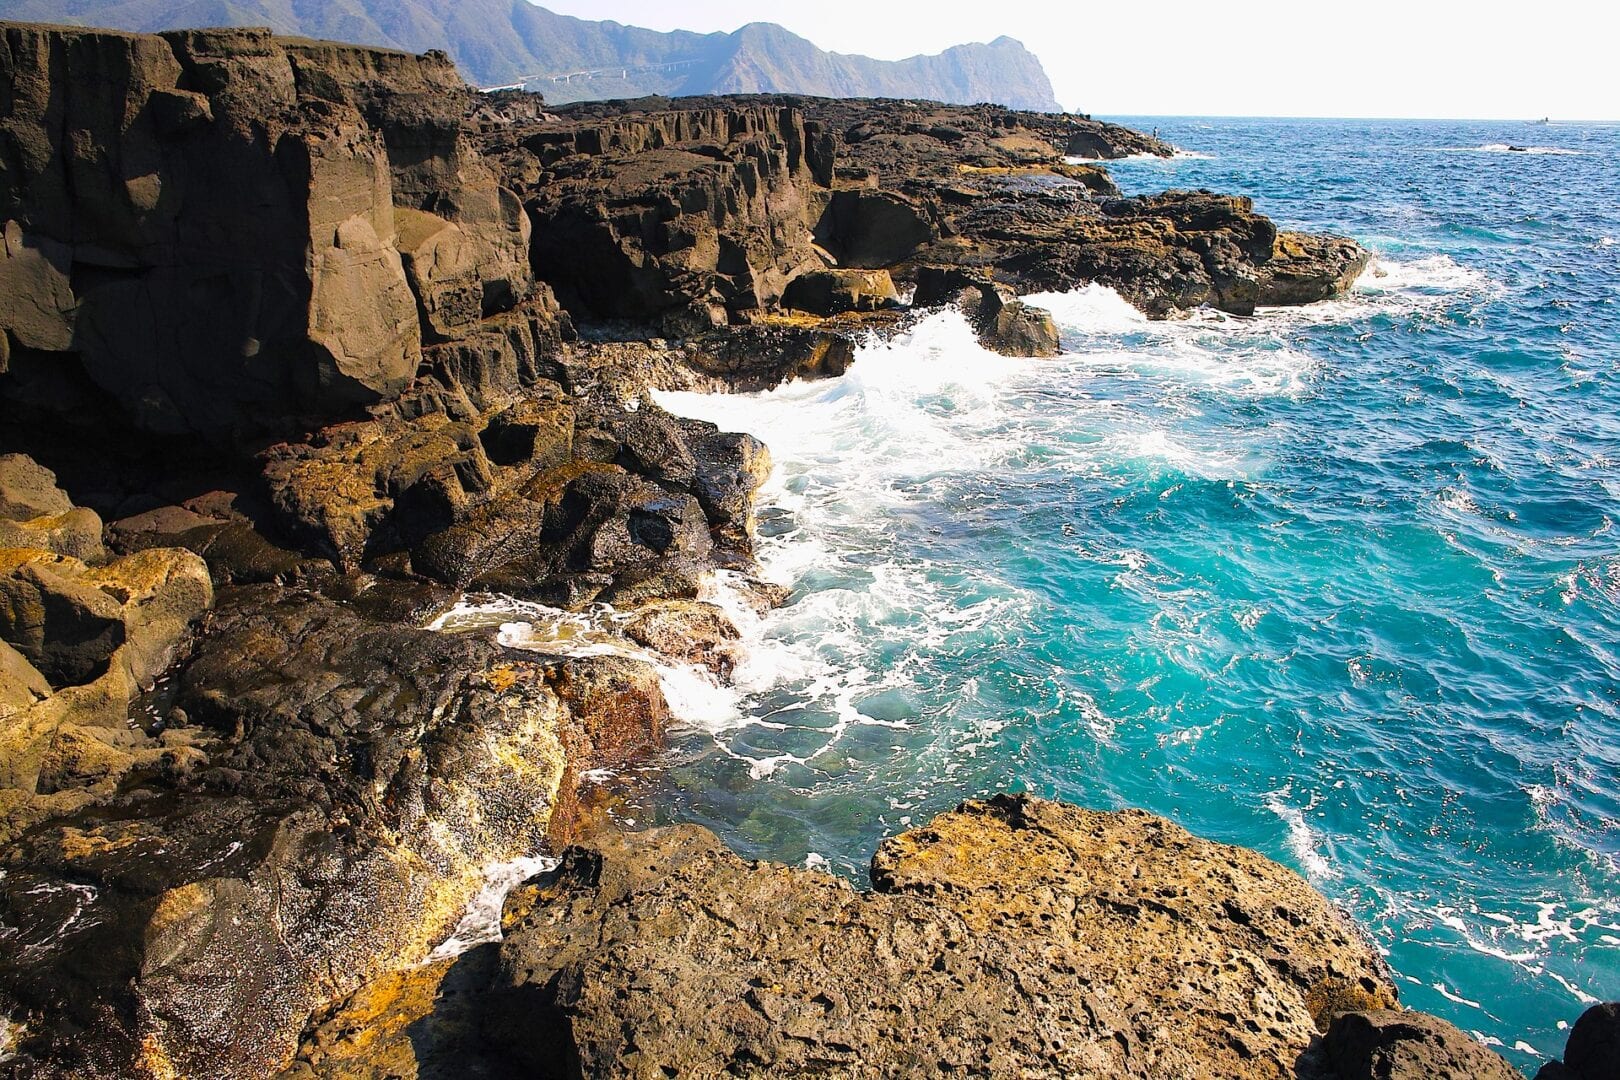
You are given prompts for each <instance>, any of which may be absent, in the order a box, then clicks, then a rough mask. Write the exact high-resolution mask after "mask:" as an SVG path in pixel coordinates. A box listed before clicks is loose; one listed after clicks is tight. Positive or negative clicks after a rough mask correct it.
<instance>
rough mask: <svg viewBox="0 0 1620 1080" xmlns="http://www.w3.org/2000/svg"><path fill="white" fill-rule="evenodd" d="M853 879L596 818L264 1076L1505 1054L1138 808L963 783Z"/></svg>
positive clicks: (1242, 1062)
mask: <svg viewBox="0 0 1620 1080" xmlns="http://www.w3.org/2000/svg"><path fill="white" fill-rule="evenodd" d="M872 883H873V890H872V891H871V892H866V893H862V892H857V891H855V890H854V889H852V888H851V887H850V886H849V885H848V884H846V883H845V882H843V881H841V880H839V879H837V878H833V877H831V876H829V875H826V874H822V873H818V872H814V871H808V870H802V869H792V868H788V867H782V866H771V865H768V864H761V863H749V862H746V861H744V860H742V859H739V858H738V857H737V856H735V855H732V854H730V853H729V852H727V851H726V850H725V849H724V848H723V846H722V845H720V843H719V842H718V841H717V840H716V839H715V837H714V836H712V835H711V834H709V833H708V832H706V831H705V830H703V829H699V828H696V827H692V826H684V827H678V828H670V829H661V830H653V831H651V832H647V833H641V834H629V835H625V834H617V833H613V834H598V835H596V836H593V838H592V839H591V840H590V842H589V843H587V844H583V845H581V846H577V847H574V848H571V849H569V850H568V851H567V852H565V853H564V856H563V860H562V863H561V865H560V866H559V868H558V869H557V870H556V871H555V872H553V873H549V874H545V875H542V876H541V877H539V878H536V879H534V880H532V881H530V882H529V883H527V884H526V885H524V886H521V887H519V888H518V889H517V890H515V891H514V892H513V893H512V895H511V896H509V897H508V899H507V905H506V917H505V924H506V939H505V941H503V942H502V943H501V944H500V945H499V946H494V945H491V946H486V947H484V948H483V949H481V950H479V951H476V952H474V953H470V954H468V955H467V956H466V957H465V958H463V960H461V961H460V962H458V963H457V964H454V965H447V966H445V967H442V968H438V969H429V970H424V971H421V972H419V973H415V974H413V975H412V976H410V977H408V978H406V979H404V980H401V979H394V980H390V981H389V982H388V983H386V984H379V986H377V987H374V988H368V989H367V990H365V991H362V992H361V993H359V994H357V995H356V996H355V998H353V999H352V1000H351V1001H350V1002H348V1003H345V1004H343V1005H341V1006H337V1007H334V1008H332V1009H329V1010H325V1011H323V1012H322V1013H321V1015H320V1016H319V1017H317V1018H316V1019H315V1021H314V1022H313V1023H312V1025H311V1027H310V1028H309V1029H308V1031H307V1032H306V1035H305V1038H304V1041H303V1043H302V1046H301V1049H300V1054H299V1062H298V1064H297V1066H296V1067H295V1068H294V1069H293V1070H291V1071H289V1073H288V1074H287V1075H288V1076H303V1077H309V1076H319V1077H375V1076H380V1075H383V1073H382V1071H380V1070H379V1069H378V1068H377V1067H376V1065H375V1064H374V1063H375V1062H379V1061H386V1062H388V1063H389V1064H388V1069H389V1070H390V1072H391V1074H393V1075H404V1076H415V1077H424V1078H425V1077H440V1076H448V1075H452V1074H453V1072H454V1069H455V1068H463V1069H474V1070H481V1071H483V1072H484V1073H486V1074H488V1075H505V1074H506V1073H507V1072H512V1073H515V1074H524V1075H540V1076H552V1075H586V1076H639V1075H688V1074H690V1075H731V1074H743V1075H767V1074H772V1075H775V1074H780V1073H783V1072H795V1071H805V1070H812V1071H816V1072H819V1073H825V1074H828V1075H837V1076H855V1075H871V1074H883V1075H897V1076H924V1075H940V1074H942V1073H948V1072H956V1071H963V1072H966V1073H969V1074H974V1075H978V1074H983V1075H1022V1076H1053V1077H1058V1076H1080V1075H1108V1076H1137V1077H1144V1078H1146V1077H1152V1078H1154V1080H1169V1078H1174V1077H1205V1076H1222V1077H1234V1078H1236V1077H1277V1078H1290V1080H1299V1078H1301V1077H1303V1078H1309V1080H1351V1078H1352V1077H1360V1076H1377V1077H1381V1078H1383V1080H1419V1078H1420V1077H1421V1078H1425V1080H1429V1078H1433V1077H1438V1076H1444V1075H1457V1076H1463V1075H1467V1076H1477V1077H1494V1076H1506V1075H1516V1074H1514V1073H1513V1072H1512V1070H1511V1069H1510V1068H1509V1067H1508V1066H1507V1064H1506V1062H1504V1061H1502V1060H1501V1059H1500V1058H1498V1057H1496V1056H1495V1055H1494V1054H1491V1053H1490V1052H1489V1051H1488V1050H1486V1049H1485V1048H1484V1047H1481V1046H1479V1045H1478V1044H1477V1043H1475V1042H1473V1040H1471V1039H1470V1038H1469V1037H1468V1036H1467V1035H1465V1034H1463V1033H1462V1032H1460V1031H1458V1030H1457V1029H1456V1028H1453V1027H1451V1026H1450V1025H1449V1024H1445V1023H1444V1022H1442V1021H1439V1020H1436V1019H1434V1018H1432V1017H1426V1016H1424V1015H1422V1014H1419V1013H1412V1012H1408V1011H1404V1010H1401V1011H1396V1010H1395V1009H1394V1001H1395V989H1394V986H1393V984H1392V983H1391V982H1390V980H1389V976H1388V974H1387V972H1386V970H1385V969H1384V967H1383V965H1382V963H1381V962H1380V961H1379V959H1378V957H1377V955H1376V954H1375V953H1374V952H1373V950H1372V949H1371V947H1370V946H1369V945H1368V944H1367V943H1366V942H1365V941H1363V940H1362V939H1361V938H1360V937H1359V936H1358V935H1357V934H1356V933H1355V931H1354V930H1353V929H1352V928H1351V927H1350V925H1349V924H1348V922H1347V921H1346V920H1345V918H1344V916H1343V915H1341V914H1340V913H1339V912H1337V911H1336V910H1335V909H1334V908H1333V907H1332V906H1331V905H1329V904H1327V903H1326V902H1325V901H1324V900H1322V898H1321V897H1319V896H1318V895H1317V894H1316V893H1314V892H1313V891H1311V889H1310V888H1309V887H1308V886H1307V885H1306V884H1305V883H1304V882H1303V881H1301V880H1300V879H1299V878H1298V877H1297V876H1296V875H1294V874H1293V873H1291V872H1290V871H1288V870H1285V869H1283V868H1282V867H1279V866H1277V865H1276V864H1274V863H1271V862H1270V861H1268V860H1266V859H1264V858H1262V857H1260V856H1258V855H1254V854H1252V853H1249V852H1245V851H1242V850H1240V849H1237V848H1230V847H1225V846H1222V845H1219V844H1212V843H1210V842H1208V841H1204V840H1198V839H1196V838H1194V837H1192V836H1190V835H1188V834H1187V833H1185V832H1183V831H1182V830H1180V829H1178V828H1176V827H1175V826H1174V825H1171V824H1170V823H1168V822H1166V821H1163V820H1162V819H1159V818H1155V817H1152V816H1151V815H1148V814H1143V813H1139V812H1133V811H1126V812H1121V813H1112V814H1107V813H1096V812H1093V811H1087V810H1081V809H1079V808H1076V807H1072V806H1064V805H1062V804H1057V803H1048V802H1043V801H1041V800H1037V799H1031V798H1028V797H1025V796H1016V797H1011V796H998V797H996V798H994V799H992V800H990V801H988V802H982V803H965V804H963V805H962V806H961V807H960V808H959V809H958V810H956V811H954V812H952V813H948V814H944V815H941V816H940V817H937V818H935V819H934V820H933V821H932V822H930V823H929V824H928V825H926V826H924V827H922V828H919V829H916V830H914V831H912V832H909V833H904V834H902V835H900V836H897V837H894V838H892V839H890V840H887V841H885V842H884V843H883V844H882V845H881V846H880V847H879V849H878V852H877V854H876V855H875V856H874V858H873V861H872ZM1346 1007H1360V1008H1363V1009H1365V1008H1368V1007H1374V1008H1382V1010H1383V1011H1377V1012H1358V1013H1351V1014H1347V1015H1341V1014H1340V1010H1342V1009H1344V1008H1346ZM1336 1016H1337V1017H1338V1018H1337V1019H1335V1017H1336ZM1324 1027H1328V1028H1329V1034H1328V1035H1327V1037H1326V1039H1324V1038H1323V1037H1322V1035H1321V1031H1322V1028H1324ZM407 1028H409V1031H410V1032H411V1033H412V1036H411V1037H409V1038H407V1037H406V1030H407ZM1365 1033H1373V1034H1372V1035H1371V1036H1365ZM1447 1055H1451V1056H1450V1057H1448V1056H1447ZM1448 1061H1449V1062H1453V1063H1460V1064H1459V1067H1464V1068H1471V1069H1473V1070H1474V1071H1471V1072H1455V1073H1445V1072H1443V1071H1432V1070H1434V1069H1443V1068H1445V1067H1447V1066H1446V1065H1445V1064H1444V1063H1445V1062H1448ZM1358 1062H1359V1063H1366V1062H1372V1064H1370V1065H1367V1066H1366V1068H1370V1069H1372V1070H1373V1071H1365V1070H1363V1071H1355V1070H1357V1069H1362V1064H1358ZM1343 1070H1349V1071H1343Z"/></svg>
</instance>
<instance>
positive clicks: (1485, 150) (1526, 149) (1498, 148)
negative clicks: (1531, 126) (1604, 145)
mask: <svg viewBox="0 0 1620 1080" xmlns="http://www.w3.org/2000/svg"><path fill="white" fill-rule="evenodd" d="M1459 149H1464V150H1474V151H1476V152H1478V153H1482V154H1529V155H1545V154H1552V155H1557V156H1567V157H1579V156H1580V154H1581V152H1580V151H1579V150H1571V149H1569V148H1568V147H1566V146H1520V145H1518V144H1517V143H1512V144H1510V143H1486V144H1485V145H1484V146H1470V147H1459Z"/></svg>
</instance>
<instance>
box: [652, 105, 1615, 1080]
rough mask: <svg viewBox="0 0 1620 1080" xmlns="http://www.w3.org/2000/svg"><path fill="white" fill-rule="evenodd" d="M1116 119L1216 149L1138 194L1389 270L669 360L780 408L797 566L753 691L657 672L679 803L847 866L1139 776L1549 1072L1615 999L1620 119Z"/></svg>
mask: <svg viewBox="0 0 1620 1080" xmlns="http://www.w3.org/2000/svg"><path fill="white" fill-rule="evenodd" d="M1134 123H1135V124H1136V126H1138V127H1143V128H1146V129H1152V128H1154V127H1157V128H1159V129H1160V133H1161V135H1163V136H1164V137H1166V138H1168V139H1170V140H1172V141H1173V142H1174V143H1176V144H1177V145H1178V146H1181V147H1183V148H1185V149H1186V150H1188V151H1190V152H1192V154H1195V155H1197V156H1185V157H1181V158H1177V159H1176V160H1173V161H1159V160H1144V161H1126V162H1121V163H1116V164H1113V165H1112V166H1111V168H1112V171H1113V173H1114V175H1115V177H1116V178H1117V179H1118V181H1119V183H1120V184H1121V186H1122V187H1123V188H1125V190H1126V191H1127V193H1134V192H1141V191H1151V190H1159V189H1162V188H1165V187H1171V186H1179V187H1208V188H1211V189H1214V190H1218V191H1229V192H1243V193H1248V194H1251V195H1253V196H1254V198H1255V201H1256V203H1257V204H1258V206H1259V208H1260V209H1261V210H1262V211H1264V212H1266V213H1268V214H1270V215H1272V216H1273V217H1274V218H1275V219H1277V220H1278V222H1279V223H1281V224H1283V225H1284V226H1285V227H1297V228H1309V229H1327V230H1332V231H1336V232H1342V233H1345V234H1348V235H1350V236H1354V237H1355V238H1357V239H1358V240H1360V241H1362V242H1363V243H1364V244H1366V245H1367V246H1368V247H1370V248H1372V249H1373V250H1374V251H1375V252H1376V253H1377V256H1378V261H1377V263H1376V264H1375V266H1374V268H1373V270H1372V271H1371V273H1369V275H1368V276H1367V277H1366V279H1365V280H1364V282H1363V283H1362V285H1361V286H1360V287H1359V288H1358V290H1357V291H1356V292H1355V293H1354V294H1353V295H1352V296H1350V297H1347V298H1346V299H1344V300H1341V301H1335V302H1331V303H1327V304H1322V305H1318V306H1316V307H1312V308H1307V309H1297V310H1288V311H1270V312H1262V313H1261V314H1259V315H1257V316H1256V317H1254V318H1247V319H1240V318H1230V317H1223V316H1218V315H1214V314H1207V313H1206V314H1200V315H1197V316H1195V317H1193V318H1192V319H1189V320H1187V321H1184V322H1177V323H1149V322H1147V321H1146V320H1144V319H1142V318H1141V317H1140V316H1138V315H1137V314H1136V313H1135V311H1134V310H1133V309H1131V308H1129V307H1128V306H1127V305H1125V304H1124V303H1123V302H1122V301H1121V300H1119V298H1118V297H1117V296H1115V295H1114V294H1113V293H1111V292H1109V291H1107V290H1104V289H1099V288H1088V289H1084V290H1080V291H1079V292H1076V293H1071V294H1068V295H1063V296H1046V297H1041V298H1039V302H1042V303H1044V304H1046V305H1047V306H1049V307H1050V308H1051V309H1052V310H1053V311H1054V313H1055V314H1056V316H1057V318H1058V321H1059V323H1060V325H1061V327H1062V330H1063V341H1064V347H1065V355H1064V356H1063V357H1061V358H1060V359H1057V360H1050V361H1013V360H1006V359H1002V358H1000V357H996V356H993V355H991V354H989V353H986V352H984V351H983V350H981V349H980V348H979V347H978V346H977V344H976V343H975V342H974V341H973V338H972V336H971V334H970V333H969V331H968V329H967V327H966V325H965V323H964V322H963V321H962V319H961V318H960V316H956V315H951V314H946V315H940V316H937V317H934V318H931V319H929V320H928V321H926V322H924V323H923V324H922V325H920V326H919V327H918V328H917V329H916V330H915V332H914V333H912V334H910V335H909V336H907V337H905V338H903V339H901V340H899V341H897V342H894V343H891V344H887V345H875V346H872V347H869V348H866V349H864V350H863V351H862V353H861V355H860V357H859V359H858V361H857V363H856V365H855V367H854V368H853V370H852V371H851V372H850V373H849V374H848V375H847V376H845V377H843V378H841V379H838V380H836V381H831V382H819V383H810V384H795V385H790V386H787V387H784V388H781V389H779V390H776V391H773V392H770V393H766V394H758V395H746V396H724V397H703V396H697V395H685V394H674V395H666V396H665V404H666V405H667V406H668V407H669V408H671V409H672V410H674V411H676V412H680V413H685V414H687V415H694V416H703V417H707V418H709V419H713V420H716V421H718V422H719V423H720V424H722V425H723V426H726V427H729V428H733V429H740V430H746V431H750V432H753V433H754V434H756V435H758V436H760V437H761V438H763V439H764V440H765V441H766V442H767V443H768V444H769V445H770V447H771V449H772V451H773V454H774V456H775V459H776V461H777V470H776V473H775V475H774V476H773V478H772V480H771V482H770V483H769V485H768V486H767V488H766V490H765V492H764V493H763V494H764V508H763V511H762V514H761V534H762V537H763V540H762V545H761V556H762V560H763V563H764V565H765V567H766V570H767V573H768V574H769V575H770V576H773V577H775V578H777V579H778V580H780V581H782V582H784V583H787V584H789V585H791V586H792V589H793V592H792V597H791V600H790V601H789V603H788V604H787V605H786V606H785V607H783V608H782V609H780V610H779V611H776V612H774V613H772V614H770V615H769V616H767V617H765V618H764V619H763V620H756V621H752V622H750V623H749V626H748V633H749V635H750V638H751V642H752V644H751V651H750V655H749V659H748V662H747V663H746V664H745V665H744V667H743V669H742V670H741V672H740V674H739V680H738V682H739V685H738V687H737V688H736V689H734V690H731V691H729V692H721V691H713V690H712V688H707V689H706V688H704V687H702V686H698V685H696V684H695V683H692V682H691V681H690V680H688V681H687V683H686V684H685V686H684V690H683V688H682V687H680V686H674V687H673V689H674V690H675V691H676V692H677V694H676V696H677V697H681V698H682V699H683V700H682V701H681V707H682V710H683V712H684V713H685V715H686V716H687V717H688V720H689V722H690V723H689V727H688V728H687V729H686V730H685V731H684V732H683V733H681V734H679V735H678V737H677V740H676V747H675V750H674V752H673V754H672V755H671V757H670V759H669V760H668V761H666V762H665V763H664V764H663V767H662V771H661V775H662V776H663V778H664V779H665V781H666V784H665V787H666V788H667V797H666V799H665V800H664V801H663V802H662V803H661V804H660V807H661V808H660V811H659V812H660V814H661V815H662V816H663V817H666V818H674V819H682V820H693V821H698V822H701V823H703V824H705V825H708V826H710V827H712V828H714V829H716V830H717V831H719V832H720V833H722V834H723V835H724V836H725V837H726V838H727V839H728V840H729V841H730V842H731V843H732V844H733V845H734V846H736V847H737V848H738V849H739V850H741V851H743V852H745V853H749V854H753V855H758V856H762V857H771V858H776V859H782V860H785V861H789V862H793V863H808V864H810V865H813V866H824V867H827V868H829V869H831V870H832V871H834V872H837V873H841V874H846V875H848V876H850V877H852V878H854V879H857V880H860V879H861V878H862V877H863V875H864V873H865V866H866V862H867V860H868V859H869V858H870V856H871V853H872V850H873V848H874V847H875V846H876V844H877V842H878V840H879V839H880V838H881V837H883V836H885V835H887V834H890V833H893V832H895V831H898V830H901V829H903V828H905V827H906V826H907V825H910V824H916V823H921V822H923V821H924V820H926V819H927V818H928V817H929V816H931V815H933V814H934V813H937V812H939V811H941V810H945V809H947V808H949V807H951V806H952V805H954V804H955V803H956V802H957V801H959V800H961V799H963V798H965V797H970V796H976V795H980V794H984V793H987V792H992V791H996V790H1002V789H1008V788H1022V789H1027V790H1031V791H1034V792H1037V793H1039V794H1042V795H1047V796H1058V797H1062V798H1065V799H1070V800H1074V801H1076V802H1079V803H1082V804H1085V805H1088V806H1094V807H1118V806H1140V807H1145V808H1147V809H1150V810H1153V811H1156V812H1158V813H1161V814H1164V815H1167V816H1168V817H1170V818H1173V819H1174V820H1176V821H1178V822H1180V823H1181V824H1183V825H1185V826H1186V827H1187V828H1189V829H1191V830H1193V831H1194V832H1197V833H1199V834H1202V835H1204V836H1208V837H1212V838H1216V839H1220V840H1225V841H1230V842H1234V843H1238V844H1244V845H1248V846H1250V847H1254V848H1258V849H1259V850H1261V851H1263V852H1265V853H1267V854H1268V855H1271V856H1273V857H1275V858H1277V859H1280V860H1281V861H1283V862H1284V863H1286V864H1288V865H1290V866H1292V867H1293V868H1295V869H1296V870H1298V871H1300V872H1301V873H1303V874H1304V875H1306V877H1307V878H1308V879H1309V880H1310V881H1311V882H1312V883H1313V884H1314V885H1316V886H1317V887H1318V888H1319V889H1321V890H1322V891H1323V892H1325V893H1326V894H1327V895H1329V896H1331V897H1333V898H1334V899H1335V900H1337V901H1339V902H1340V903H1342V904H1343V905H1344V906H1345V907H1346V908H1347V909H1348V910H1349V911H1351V912H1352V913H1353V914H1354V915H1355V917H1356V918H1357V919H1358V920H1359V922H1360V923H1361V925H1362V926H1363V927H1365V928H1366V930H1367V931H1368V932H1369V933H1370V934H1371V936H1372V938H1373V939H1374V940H1375V941H1376V943H1377V944H1378V946H1379V948H1380V949H1382V950H1383V951H1384V953H1385V955H1386V956H1387V958H1388V960H1389V962H1390V964H1391V965H1392V966H1393V968H1394V970H1395V971H1396V972H1397V974H1398V976H1399V978H1400V981H1401V986H1402V993H1403V998H1404V1000H1405V1001H1406V1002H1407V1003H1408V1004H1410V1005H1412V1006H1415V1007H1419V1008H1423V1009H1427V1010H1430V1011H1433V1012H1436V1013H1439V1014H1441V1015H1443V1016H1446V1017H1448V1018H1449V1019H1451V1020H1452V1021H1454V1022H1455V1023H1457V1024H1458V1025H1459V1026H1461V1027H1462V1028H1464V1029H1465V1030H1468V1031H1471V1032H1475V1033H1476V1034H1477V1035H1478V1036H1479V1037H1481V1038H1483V1039H1485V1040H1486V1041H1488V1042H1490V1043H1491V1044H1492V1045H1493V1046H1496V1047H1498V1048H1499V1049H1500V1050H1501V1051H1502V1052H1503V1053H1505V1054H1506V1055H1507V1056H1508V1057H1510V1058H1511V1059H1512V1060H1513V1061H1514V1062H1515V1063H1516V1064H1518V1065H1520V1066H1521V1067H1523V1068H1525V1069H1526V1070H1533V1068H1534V1066H1535V1065H1536V1063H1537V1062H1539V1061H1540V1060H1541V1059H1543V1058H1544V1057H1546V1056H1549V1055H1554V1054H1556V1053H1557V1052H1558V1051H1560V1050H1561V1048H1562V1046H1563V1042H1564V1038H1565V1033H1564V1032H1563V1031H1562V1030H1560V1025H1561V1024H1563V1023H1568V1022H1571V1021H1573V1020H1574V1018H1575V1017H1576V1016H1577V1015H1579V1013H1580V1012H1581V1010H1582V1009H1583V1008H1584V1007H1585V1006H1586V1005H1587V1004H1588V1003H1590V1002H1592V1001H1595V1000H1597V999H1599V998H1604V999H1612V998H1616V997H1620V528H1617V526H1616V522H1617V521H1620V127H1606V126H1566V125H1558V124H1554V125H1551V126H1546V127H1535V126H1530V125H1525V124H1510V123H1502V124H1489V123H1414V122H1370V121H1280V120H1256V121H1244V120H1208V121H1201V120H1166V119H1139V120H1136V121H1134ZM1509 144H1518V145H1523V146H1529V147H1533V148H1535V149H1534V151H1533V152H1530V153H1517V152H1510V151H1507V150H1506V149H1505V147H1506V146H1507V145H1509ZM711 691H712V692H711Z"/></svg>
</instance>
